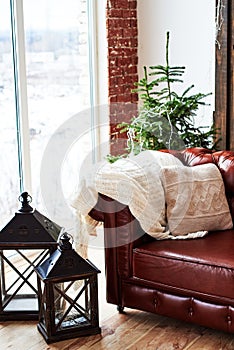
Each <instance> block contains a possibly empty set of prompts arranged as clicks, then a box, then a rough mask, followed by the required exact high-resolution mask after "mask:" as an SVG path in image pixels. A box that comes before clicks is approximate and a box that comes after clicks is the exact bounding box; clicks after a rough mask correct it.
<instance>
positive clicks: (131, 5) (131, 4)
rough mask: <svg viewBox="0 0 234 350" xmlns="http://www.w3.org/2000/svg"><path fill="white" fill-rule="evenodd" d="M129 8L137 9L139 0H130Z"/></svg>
mask: <svg viewBox="0 0 234 350" xmlns="http://www.w3.org/2000/svg"><path fill="white" fill-rule="evenodd" d="M128 5H129V8H130V9H136V8H137V1H136V0H132V1H131V0H129V2H128Z"/></svg>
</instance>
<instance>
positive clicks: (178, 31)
mask: <svg viewBox="0 0 234 350" xmlns="http://www.w3.org/2000/svg"><path fill="white" fill-rule="evenodd" d="M138 30H139V78H142V76H143V70H142V67H143V66H144V65H146V66H149V65H157V64H162V65H164V64H165V46H166V45H165V44H166V32H167V31H169V32H170V51H169V52H170V55H169V57H170V65H179V66H185V67H186V70H185V74H184V76H183V80H184V83H185V84H184V85H182V84H181V87H184V88H186V87H188V86H189V85H191V84H194V85H195V87H194V88H193V89H192V90H191V93H197V92H202V93H208V92H213V95H212V96H211V97H209V98H207V99H206V102H209V103H211V106H206V107H201V108H200V110H199V112H198V117H199V121H198V123H199V124H202V125H208V124H211V123H212V115H213V110H214V84H215V80H214V78H215V77H214V68H215V0H138ZM183 90H184V89H183Z"/></svg>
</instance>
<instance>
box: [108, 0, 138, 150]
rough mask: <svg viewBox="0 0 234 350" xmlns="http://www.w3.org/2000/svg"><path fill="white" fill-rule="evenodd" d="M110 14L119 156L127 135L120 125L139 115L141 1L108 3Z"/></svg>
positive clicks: (113, 122) (113, 123)
mask: <svg viewBox="0 0 234 350" xmlns="http://www.w3.org/2000/svg"><path fill="white" fill-rule="evenodd" d="M106 14H107V19H106V25H107V40H108V74H109V83H108V89H109V102H110V133H111V153H112V154H119V153H122V152H123V151H124V149H125V147H126V142H125V141H124V143H123V142H122V138H126V137H127V136H126V134H119V132H118V128H117V125H118V124H119V123H120V122H123V121H126V122H129V121H130V120H131V119H132V117H133V116H134V115H136V113H137V102H138V94H136V93H132V89H133V88H135V85H134V83H135V82H137V81H138V74H137V64H138V49H137V46H138V37H137V36H138V30H137V1H136V0H107V11H106ZM126 106H129V109H128V110H126ZM119 141H121V142H119Z"/></svg>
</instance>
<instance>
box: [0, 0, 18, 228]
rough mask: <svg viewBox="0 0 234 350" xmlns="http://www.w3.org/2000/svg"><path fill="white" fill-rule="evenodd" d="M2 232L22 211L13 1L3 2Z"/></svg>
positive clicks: (0, 4)
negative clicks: (12, 20)
mask: <svg viewBox="0 0 234 350" xmlns="http://www.w3.org/2000/svg"><path fill="white" fill-rule="evenodd" d="M0 106H1V107H0V110H1V128H0V150H1V152H0V168H1V171H0V229H1V228H2V227H4V226H5V225H6V224H7V223H8V221H9V220H10V219H11V218H12V216H13V215H14V213H15V211H16V210H18V204H19V203H18V200H17V198H18V196H19V194H20V186H19V172H18V151H17V139H16V138H17V133H16V108H15V88H14V69H13V59H12V42H11V15H10V1H7V0H0Z"/></svg>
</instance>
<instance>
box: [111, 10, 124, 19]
mask: <svg viewBox="0 0 234 350" xmlns="http://www.w3.org/2000/svg"><path fill="white" fill-rule="evenodd" d="M107 15H108V16H109V17H111V18H122V17H123V11H122V10H121V9H115V8H111V9H109V10H107Z"/></svg>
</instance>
